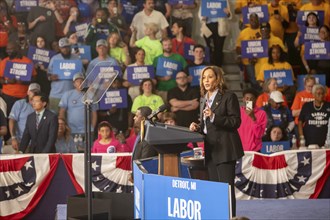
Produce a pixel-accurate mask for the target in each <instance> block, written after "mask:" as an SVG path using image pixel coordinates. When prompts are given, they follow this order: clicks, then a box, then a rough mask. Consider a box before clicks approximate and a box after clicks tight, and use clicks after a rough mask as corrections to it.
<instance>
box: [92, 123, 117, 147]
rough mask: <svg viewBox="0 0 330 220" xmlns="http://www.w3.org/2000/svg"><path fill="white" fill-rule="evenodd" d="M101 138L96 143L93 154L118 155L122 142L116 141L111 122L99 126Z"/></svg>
mask: <svg viewBox="0 0 330 220" xmlns="http://www.w3.org/2000/svg"><path fill="white" fill-rule="evenodd" d="M98 134H99V138H98V139H97V140H96V141H95V142H94V144H93V147H92V153H116V152H117V148H120V146H121V144H120V142H119V141H118V140H117V139H115V137H114V136H113V132H112V127H111V125H110V123H109V122H107V121H102V122H100V124H99V126H98Z"/></svg>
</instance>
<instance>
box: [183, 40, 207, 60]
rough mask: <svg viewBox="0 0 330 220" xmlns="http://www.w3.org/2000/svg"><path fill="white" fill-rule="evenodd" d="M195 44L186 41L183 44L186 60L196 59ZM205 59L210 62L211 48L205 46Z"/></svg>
mask: <svg viewBox="0 0 330 220" xmlns="http://www.w3.org/2000/svg"><path fill="white" fill-rule="evenodd" d="M194 47H195V45H194V44H189V43H184V44H183V57H184V58H185V59H186V60H190V61H194V59H195V58H194ZM204 61H206V62H210V48H208V47H205V57H204Z"/></svg>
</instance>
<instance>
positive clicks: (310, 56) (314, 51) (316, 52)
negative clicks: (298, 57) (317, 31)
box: [304, 41, 330, 60]
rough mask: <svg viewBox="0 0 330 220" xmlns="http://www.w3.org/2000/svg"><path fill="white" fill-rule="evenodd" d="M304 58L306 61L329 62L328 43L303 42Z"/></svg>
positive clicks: (329, 44) (329, 48) (329, 46)
mask: <svg viewBox="0 0 330 220" xmlns="http://www.w3.org/2000/svg"><path fill="white" fill-rule="evenodd" d="M304 57H305V59H306V60H330V42H329V41H318V42H311V41H310V42H305V53H304Z"/></svg>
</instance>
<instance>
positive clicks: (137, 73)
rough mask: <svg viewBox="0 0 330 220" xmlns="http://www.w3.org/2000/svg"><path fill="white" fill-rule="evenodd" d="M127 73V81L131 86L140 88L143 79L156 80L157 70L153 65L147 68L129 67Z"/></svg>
mask: <svg viewBox="0 0 330 220" xmlns="http://www.w3.org/2000/svg"><path fill="white" fill-rule="evenodd" d="M126 71H127V81H128V82H130V83H131V84H133V85H135V86H138V85H140V83H141V82H142V80H143V79H154V78H155V68H154V67H153V66H151V65H147V66H128V67H127V68H126Z"/></svg>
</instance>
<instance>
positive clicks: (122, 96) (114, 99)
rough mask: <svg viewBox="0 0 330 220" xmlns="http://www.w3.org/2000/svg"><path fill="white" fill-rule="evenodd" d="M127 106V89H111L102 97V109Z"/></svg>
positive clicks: (100, 106)
mask: <svg viewBox="0 0 330 220" xmlns="http://www.w3.org/2000/svg"><path fill="white" fill-rule="evenodd" d="M114 107H116V108H127V89H109V90H108V91H107V92H106V93H105V95H104V96H103V97H102V98H101V100H100V103H99V109H100V110H108V109H111V108H114Z"/></svg>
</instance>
